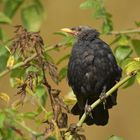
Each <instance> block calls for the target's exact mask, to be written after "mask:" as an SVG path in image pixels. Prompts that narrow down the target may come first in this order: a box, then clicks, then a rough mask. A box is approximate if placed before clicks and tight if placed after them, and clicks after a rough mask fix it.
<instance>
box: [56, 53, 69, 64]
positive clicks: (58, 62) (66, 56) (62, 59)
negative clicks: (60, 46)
mask: <svg viewBox="0 0 140 140" xmlns="http://www.w3.org/2000/svg"><path fill="white" fill-rule="evenodd" d="M69 57H70V54H66V55H64V56H63V57H62V58H60V60H58V61H57V63H56V65H59V64H60V63H61V62H63V61H64V60H66V59H68V58H69Z"/></svg>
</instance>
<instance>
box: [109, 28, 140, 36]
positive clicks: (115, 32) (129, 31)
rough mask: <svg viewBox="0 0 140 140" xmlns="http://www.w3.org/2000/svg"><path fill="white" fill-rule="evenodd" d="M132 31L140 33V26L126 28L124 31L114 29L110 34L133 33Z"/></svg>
mask: <svg viewBox="0 0 140 140" xmlns="http://www.w3.org/2000/svg"><path fill="white" fill-rule="evenodd" d="M132 33H140V28H136V29H131V30H124V31H112V32H110V33H109V35H119V34H132Z"/></svg>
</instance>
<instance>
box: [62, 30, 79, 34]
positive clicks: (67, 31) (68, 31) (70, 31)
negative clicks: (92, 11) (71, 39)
mask: <svg viewBox="0 0 140 140" xmlns="http://www.w3.org/2000/svg"><path fill="white" fill-rule="evenodd" d="M61 31H63V32H66V33H69V34H72V35H77V32H76V31H74V30H71V29H70V28H63V29H61Z"/></svg>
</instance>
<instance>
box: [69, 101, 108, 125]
mask: <svg viewBox="0 0 140 140" xmlns="http://www.w3.org/2000/svg"><path fill="white" fill-rule="evenodd" d="M71 112H72V114H74V115H80V118H81V116H82V115H83V113H84V111H81V110H80V108H79V106H78V104H77V103H76V104H75V106H74V107H73V108H72V110H71ZM108 119H109V113H108V109H104V106H103V104H100V105H98V106H97V107H95V109H94V110H93V111H92V115H89V116H87V117H86V119H85V121H84V122H85V123H86V124H87V125H93V124H96V125H106V124H107V123H108Z"/></svg>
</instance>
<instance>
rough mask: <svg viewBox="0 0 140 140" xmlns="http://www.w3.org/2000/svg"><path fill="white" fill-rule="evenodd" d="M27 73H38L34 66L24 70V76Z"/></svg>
mask: <svg viewBox="0 0 140 140" xmlns="http://www.w3.org/2000/svg"><path fill="white" fill-rule="evenodd" d="M29 72H38V69H37V68H36V67H34V66H30V67H28V68H27V69H26V74H27V73H29Z"/></svg>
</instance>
